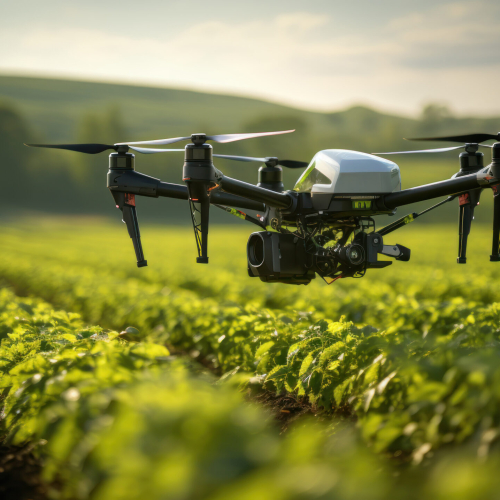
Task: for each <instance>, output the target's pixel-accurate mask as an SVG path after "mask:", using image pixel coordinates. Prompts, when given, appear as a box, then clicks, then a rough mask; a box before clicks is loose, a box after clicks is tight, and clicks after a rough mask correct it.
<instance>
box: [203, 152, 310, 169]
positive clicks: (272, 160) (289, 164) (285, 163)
mask: <svg viewBox="0 0 500 500" xmlns="http://www.w3.org/2000/svg"><path fill="white" fill-rule="evenodd" d="M213 156H215V157H217V158H224V159H226V160H236V161H247V162H248V161H257V162H259V163H265V164H266V165H267V164H269V165H270V166H275V165H281V166H282V167H286V168H305V167H307V166H308V165H309V163H308V162H306V161H297V160H278V158H276V157H273V156H268V157H266V158H254V157H252V156H232V155H217V154H214V155H213Z"/></svg>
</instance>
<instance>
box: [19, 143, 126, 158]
mask: <svg viewBox="0 0 500 500" xmlns="http://www.w3.org/2000/svg"><path fill="white" fill-rule="evenodd" d="M25 146H28V147H30V148H53V149H67V150H68V151H77V152H78V153H87V154H89V155H95V154H97V153H102V152H103V151H106V150H108V149H114V150H115V151H117V150H118V146H115V145H114V144H25Z"/></svg>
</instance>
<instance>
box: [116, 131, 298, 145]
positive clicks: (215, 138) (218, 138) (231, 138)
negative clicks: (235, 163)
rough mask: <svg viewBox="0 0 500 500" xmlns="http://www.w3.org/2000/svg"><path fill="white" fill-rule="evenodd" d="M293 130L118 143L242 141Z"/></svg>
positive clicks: (197, 135)
mask: <svg viewBox="0 0 500 500" xmlns="http://www.w3.org/2000/svg"><path fill="white" fill-rule="evenodd" d="M291 132H295V130H281V131H279V132H254V133H247V134H219V135H206V134H193V135H190V136H189V137H174V138H171V139H158V140H156V141H140V142H127V143H124V142H121V143H118V144H117V145H125V144H126V145H130V144H132V145H136V144H157V145H164V146H165V145H167V144H173V143H174V142H180V141H189V140H193V139H198V140H200V141H203V142H205V141H214V142H219V143H226V142H234V141H242V140H244V139H253V138H255V137H265V136H268V135H280V134H289V133H291Z"/></svg>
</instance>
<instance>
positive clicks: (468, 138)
mask: <svg viewBox="0 0 500 500" xmlns="http://www.w3.org/2000/svg"><path fill="white" fill-rule="evenodd" d="M490 139H495V140H497V141H500V132H499V133H498V134H496V135H493V134H466V135H455V136H450V137H418V138H414V139H406V138H405V140H406V141H449V142H469V143H474V144H479V143H480V142H484V141H489V140H490Z"/></svg>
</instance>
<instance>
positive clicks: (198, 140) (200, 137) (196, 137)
mask: <svg viewBox="0 0 500 500" xmlns="http://www.w3.org/2000/svg"><path fill="white" fill-rule="evenodd" d="M191 141H192V143H193V144H196V146H201V145H202V144H205V142H207V134H204V133H198V134H191Z"/></svg>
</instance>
